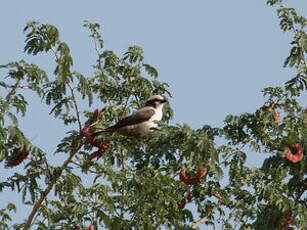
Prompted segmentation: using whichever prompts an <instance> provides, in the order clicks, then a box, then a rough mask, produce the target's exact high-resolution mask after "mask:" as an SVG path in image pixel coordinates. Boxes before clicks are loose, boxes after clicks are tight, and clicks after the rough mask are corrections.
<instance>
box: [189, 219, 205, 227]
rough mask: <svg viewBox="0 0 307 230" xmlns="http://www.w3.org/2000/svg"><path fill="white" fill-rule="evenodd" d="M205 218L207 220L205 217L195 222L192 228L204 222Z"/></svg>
mask: <svg viewBox="0 0 307 230" xmlns="http://www.w3.org/2000/svg"><path fill="white" fill-rule="evenodd" d="M206 218H207V217H206V216H204V217H202V218H200V219H199V220H198V221H196V222H195V223H194V224H192V228H197V227H198V226H199V225H201V224H202V222H204V221H205V219H206Z"/></svg>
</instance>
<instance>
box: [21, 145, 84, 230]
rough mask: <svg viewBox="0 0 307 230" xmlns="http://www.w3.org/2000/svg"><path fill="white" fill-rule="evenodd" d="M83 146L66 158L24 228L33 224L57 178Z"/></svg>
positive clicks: (28, 227) (37, 202)
mask: <svg viewBox="0 0 307 230" xmlns="http://www.w3.org/2000/svg"><path fill="white" fill-rule="evenodd" d="M81 147H82V145H81V146H79V147H78V148H77V150H76V151H75V152H73V153H71V154H70V155H69V157H68V158H67V159H66V161H65V162H64V163H63V165H62V166H61V168H60V173H59V175H58V176H57V177H56V178H55V180H54V181H52V182H50V184H49V185H48V187H47V188H46V189H45V190H44V191H43V192H42V193H41V196H40V198H39V199H38V201H36V203H35V205H34V206H33V209H32V211H31V213H30V215H29V217H28V220H27V222H26V223H25V226H24V228H23V230H28V229H30V227H31V225H32V221H33V218H34V217H35V215H36V213H37V212H38V210H39V208H40V207H41V205H42V203H43V201H44V200H45V198H46V197H47V196H48V194H49V193H50V191H51V190H52V189H53V187H54V185H55V184H56V181H57V179H58V178H59V177H60V176H61V175H62V172H63V171H64V169H66V167H67V165H68V164H69V163H70V162H71V160H72V158H73V157H74V156H75V154H76V153H77V152H78V151H79V149H80V148H81Z"/></svg>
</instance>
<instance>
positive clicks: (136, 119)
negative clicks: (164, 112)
mask: <svg viewBox="0 0 307 230" xmlns="http://www.w3.org/2000/svg"><path fill="white" fill-rule="evenodd" d="M154 114H155V110H153V109H142V110H139V111H138V112H136V113H135V114H132V115H130V116H128V117H125V118H124V119H122V120H120V121H118V122H117V123H116V124H115V125H113V126H111V127H110V128H111V129H119V128H122V127H124V126H127V125H135V124H139V123H141V122H144V121H148V120H149V119H150V118H151V117H152V116H153V115H154Z"/></svg>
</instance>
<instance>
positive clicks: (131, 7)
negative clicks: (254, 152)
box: [0, 0, 307, 217]
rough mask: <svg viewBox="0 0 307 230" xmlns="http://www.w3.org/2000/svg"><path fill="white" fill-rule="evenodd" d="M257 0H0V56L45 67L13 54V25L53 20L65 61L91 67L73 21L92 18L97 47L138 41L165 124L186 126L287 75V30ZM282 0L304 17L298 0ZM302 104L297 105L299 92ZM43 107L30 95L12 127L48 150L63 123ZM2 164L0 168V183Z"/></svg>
mask: <svg viewBox="0 0 307 230" xmlns="http://www.w3.org/2000/svg"><path fill="white" fill-rule="evenodd" d="M265 2H266V1H264V0H263V1H259V0H250V1H246V0H235V1H221V0H214V1H203V0H193V1H184V0H176V1H175V0H168V1H165V0H155V1H144V0H130V1H120V0H112V1H106V0H92V1H60V0H53V1H39V0H28V1H16V0H11V1H3V2H2V4H1V14H0V26H1V42H0V50H1V54H2V55H0V64H5V63H7V62H10V61H16V60H20V59H25V60H27V61H29V62H33V63H35V64H38V65H40V66H42V67H43V68H46V69H48V70H50V71H51V70H52V69H53V67H54V66H51V65H50V63H52V56H51V55H43V56H39V57H28V56H26V55H24V54H23V52H22V51H23V47H24V38H25V36H24V34H23V32H22V29H23V28H24V26H25V24H26V22H28V21H30V20H36V21H40V22H42V23H48V24H53V25H55V26H57V27H58V28H59V30H60V33H61V40H62V41H65V42H67V43H68V44H69V45H70V47H71V52H72V56H73V58H74V69H75V70H77V71H79V72H81V73H84V74H86V75H91V74H92V68H91V66H92V65H93V64H94V63H95V59H96V56H95V55H96V54H95V52H94V49H93V45H92V43H91V41H90V39H89V38H88V32H87V30H86V29H85V28H83V27H82V25H83V22H84V20H89V21H90V22H97V23H99V24H101V25H102V34H103V38H104V41H105V48H106V49H111V50H114V51H115V52H116V53H118V54H123V53H124V52H125V51H126V49H127V47H128V46H130V45H138V46H141V47H143V48H144V52H145V61H146V62H147V63H149V64H151V65H153V66H155V67H156V68H157V69H158V71H159V76H160V80H161V81H166V82H168V83H169V84H170V90H171V92H172V93H173V98H172V99H171V105H172V107H173V109H174V110H175V118H174V122H176V123H186V124H189V125H190V126H192V127H193V128H199V127H201V126H202V125H204V124H209V125H212V126H221V125H222V124H223V120H224V118H225V117H226V115H227V114H240V113H243V112H253V111H255V109H256V108H258V107H260V106H261V105H262V104H263V102H264V99H263V97H262V94H261V92H260V91H261V90H262V89H263V88H264V87H268V86H272V85H273V86H276V85H280V84H283V83H284V82H285V81H287V80H288V79H290V78H291V77H292V76H293V74H294V72H293V71H292V70H289V69H284V68H283V67H282V64H283V61H284V60H285V58H286V56H287V55H288V52H289V49H290V44H289V42H290V41H291V37H290V36H289V34H285V33H283V32H282V31H281V30H280V29H279V20H278V18H277V15H276V11H275V9H274V8H272V7H269V6H267V5H266V4H265ZM286 4H287V5H288V6H289V7H295V8H296V9H297V10H298V12H299V13H300V14H305V15H306V12H307V1H306V0H293V1H287V2H286ZM302 102H303V103H304V104H307V98H306V94H305V95H304V96H303V98H302ZM48 111H49V110H48V108H46V107H44V106H42V105H41V103H40V102H39V101H37V100H35V99H33V106H32V107H31V109H30V111H29V117H28V118H25V119H24V120H23V122H22V127H23V128H24V129H25V132H26V133H27V135H28V137H30V138H31V139H32V140H33V141H34V143H36V144H38V145H39V146H41V147H42V148H43V149H45V150H46V151H49V152H51V153H52V152H53V151H54V149H55V146H56V144H57V142H58V141H59V139H61V137H62V136H63V135H64V133H65V131H66V130H67V129H66V128H65V127H63V126H62V125H61V123H60V122H59V121H56V120H54V119H52V118H48V117H44V116H43V115H42V114H48ZM253 158H255V159H253V160H257V156H253ZM258 160H259V158H258ZM2 170H3V169H2V168H1V171H2ZM20 170H22V166H20ZM11 172H12V171H11V170H7V171H5V172H4V173H1V176H0V179H1V181H2V180H3V179H4V178H5V177H6V176H8V175H9V173H11ZM1 196H3V194H1ZM5 196H9V195H8V194H6V195H5ZM0 200H3V199H2V198H0ZM20 217H21V216H20ZM23 217H25V216H23Z"/></svg>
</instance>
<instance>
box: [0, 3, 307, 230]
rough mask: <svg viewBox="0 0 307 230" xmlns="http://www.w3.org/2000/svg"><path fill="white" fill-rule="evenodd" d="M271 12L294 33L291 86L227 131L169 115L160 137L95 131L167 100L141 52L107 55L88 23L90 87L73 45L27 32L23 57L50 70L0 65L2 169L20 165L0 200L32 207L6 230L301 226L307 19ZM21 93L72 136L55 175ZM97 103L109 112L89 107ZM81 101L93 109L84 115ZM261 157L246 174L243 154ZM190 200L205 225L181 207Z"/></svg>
mask: <svg viewBox="0 0 307 230" xmlns="http://www.w3.org/2000/svg"><path fill="white" fill-rule="evenodd" d="M267 3H268V4H269V5H272V6H276V7H277V12H278V16H279V18H280V26H281V29H282V30H284V31H285V32H290V33H293V35H294V36H293V41H292V43H291V45H292V47H291V50H290V54H289V56H288V57H287V58H286V61H285V63H284V66H285V67H291V68H294V69H295V70H296V72H297V74H296V76H294V77H293V78H291V79H290V80H289V81H288V82H287V83H286V84H285V86H280V87H268V88H266V89H264V90H263V93H264V96H265V97H266V100H265V101H264V106H263V107H261V108H258V109H256V110H255V112H254V113H245V114H242V115H239V116H234V115H228V116H227V117H226V119H225V124H224V126H223V127H219V128H217V127H210V126H208V125H204V126H203V127H201V128H199V129H196V130H194V129H192V128H190V127H189V126H188V125H176V126H171V125H169V123H168V122H169V121H170V120H171V118H172V110H171V108H170V107H168V108H166V111H165V116H164V120H163V122H161V124H160V127H161V128H160V129H159V130H156V131H155V132H152V133H150V134H146V135H143V136H141V137H139V138H127V137H124V136H120V135H117V134H112V135H104V136H101V137H99V138H95V137H94V136H92V133H93V132H94V131H95V130H101V129H103V128H105V127H108V126H109V125H111V124H113V123H114V122H115V121H117V120H119V119H120V118H122V117H124V116H125V115H127V114H129V113H130V112H131V110H132V109H137V108H139V107H141V106H142V102H144V100H146V99H147V98H148V97H150V96H151V95H152V92H154V93H157V94H162V95H165V96H171V93H170V92H169V91H168V85H167V84H166V83H163V82H159V81H158V80H157V77H158V72H157V70H156V69H155V68H154V67H152V66H151V65H149V64H147V63H145V62H144V56H143V50H142V48H140V47H137V46H133V47H129V48H128V51H127V52H126V53H125V54H124V55H123V56H122V57H121V56H118V55H116V54H115V53H114V52H112V51H109V50H105V49H104V44H103V39H102V37H101V34H100V32H99V29H100V26H99V25H98V24H92V23H89V22H86V23H85V24H84V26H85V27H86V28H88V29H89V31H90V37H91V39H93V41H94V44H95V50H96V52H97V56H98V59H97V63H96V64H95V65H94V67H93V68H94V70H95V74H94V76H92V77H86V76H84V75H82V74H81V73H79V72H77V71H74V70H73V69H72V68H73V60H72V58H71V56H70V50H69V47H68V45H67V44H66V43H64V42H62V41H61V40H60V38H59V32H58V30H57V28H55V27H54V26H52V25H48V24H41V23H38V22H29V23H28V24H27V25H26V27H25V29H24V31H25V32H26V33H27V34H26V45H25V49H24V50H25V52H26V53H28V54H29V55H39V54H41V53H42V52H48V53H51V54H52V55H53V56H54V59H55V68H54V74H53V75H54V77H53V76H48V74H47V72H46V71H44V70H42V69H41V68H40V67H39V66H37V65H34V64H29V63H27V62H26V61H23V60H22V61H19V62H11V63H8V64H6V65H2V66H0V68H1V69H3V70H6V71H7V77H6V78H5V80H4V81H1V82H0V86H1V87H2V88H4V89H6V90H7V91H8V93H7V94H6V95H4V94H1V97H0V103H1V106H0V135H1V139H0V159H1V161H2V162H4V164H5V165H6V167H15V166H17V165H19V164H20V163H22V162H24V163H23V164H24V165H25V166H24V171H23V173H22V174H20V173H15V174H13V175H12V176H11V177H10V178H8V179H7V180H6V181H3V182H1V183H0V191H3V190H4V189H11V190H17V191H18V193H20V194H21V196H22V199H23V202H24V204H25V205H30V206H31V212H30V213H29V216H28V218H27V219H26V221H25V222H24V223H20V224H16V223H15V224H14V225H13V226H12V227H13V228H14V229H82V228H83V229H85V228H87V227H88V226H89V225H91V226H90V229H93V228H96V229H99V228H105V229H163V228H166V229H191V228H192V229H195V228H198V227H199V225H200V224H202V223H204V224H205V225H211V226H217V225H219V226H222V229H294V226H296V227H297V228H301V229H304V228H306V226H307V205H306V204H307V199H306V190H307V178H306V176H307V161H306V157H305V156H304V154H306V151H307V110H306V108H304V107H303V106H302V105H300V103H299V98H300V96H301V95H302V93H306V92H305V91H306V89H307V83H306V81H307V79H306V78H307V77H306V75H307V61H306V52H307V37H306V33H305V31H304V30H305V27H306V25H307V20H306V19H305V18H303V17H301V16H299V15H297V13H296V11H295V10H294V9H292V8H286V7H285V6H284V5H283V3H282V1H280V0H269V1H268V2H267ZM25 90H30V91H32V92H33V93H35V94H36V96H37V97H39V98H40V99H41V100H42V101H43V102H44V103H45V104H46V105H47V106H51V108H52V109H51V110H50V115H52V116H54V117H56V118H58V119H59V120H60V121H63V123H64V124H65V125H67V126H68V127H70V129H71V131H70V132H68V133H67V135H66V136H65V137H63V139H62V140H61V142H60V143H59V144H58V146H57V151H56V154H55V155H54V156H53V157H57V156H59V155H60V154H63V155H64V156H65V157H66V160H64V161H63V163H62V165H61V166H55V165H54V164H53V163H52V160H50V159H49V158H48V156H50V154H52V153H46V152H44V151H43V150H42V149H41V148H39V147H37V146H34V145H33V144H32V143H31V140H29V139H28V138H27V137H26V135H25V134H24V133H23V131H22V130H21V129H20V128H19V125H18V116H19V115H21V116H26V115H27V109H28V107H29V106H30V105H31V103H30V101H29V99H28V98H27V97H26V96H25V93H24V91H25ZM94 100H95V101H100V102H101V104H103V105H104V107H103V108H97V109H94V108H92V104H93V101H94ZM80 101H82V102H83V104H84V102H87V103H88V107H87V108H86V109H84V110H83V109H81V104H82V103H80ZM217 138H223V140H224V144H217V141H216V139H217ZM260 153H266V154H267V155H266V156H267V157H266V159H265V161H264V162H263V165H262V167H260V168H256V169H252V168H249V167H248V166H247V165H246V157H247V154H260ZM95 158H96V159H95ZM222 178H224V179H223V181H222V180H221V179H222ZM85 181H90V185H85ZM51 192H52V193H51ZM52 194H54V196H52ZM189 202H191V203H193V205H194V206H195V209H196V210H197V213H198V214H199V215H200V217H201V218H200V219H198V220H197V219H195V218H197V217H195V216H193V214H192V212H191V211H189V210H188V209H185V205H186V204H187V203H189ZM2 205H3V204H2ZM14 210H16V206H15V205H14V204H13V203H8V205H7V206H6V207H3V208H2V209H1V211H0V217H1V221H0V227H1V229H9V228H10V227H9V225H10V223H11V217H10V212H11V211H14Z"/></svg>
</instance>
